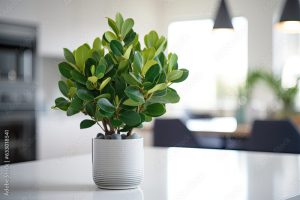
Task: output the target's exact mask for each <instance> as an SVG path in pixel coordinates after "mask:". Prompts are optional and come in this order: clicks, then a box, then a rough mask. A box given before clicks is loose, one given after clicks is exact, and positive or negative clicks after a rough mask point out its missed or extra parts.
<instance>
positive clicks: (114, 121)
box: [111, 119, 123, 128]
mask: <svg viewBox="0 0 300 200" xmlns="http://www.w3.org/2000/svg"><path fill="white" fill-rule="evenodd" d="M111 124H112V125H113V127H114V128H117V127H120V126H121V125H122V124H123V122H122V121H121V120H119V119H113V120H111Z"/></svg>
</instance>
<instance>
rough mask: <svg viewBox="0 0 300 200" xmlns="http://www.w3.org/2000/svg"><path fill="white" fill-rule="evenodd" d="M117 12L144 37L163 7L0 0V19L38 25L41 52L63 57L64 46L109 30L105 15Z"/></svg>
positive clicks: (151, 2)
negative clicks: (133, 21)
mask: <svg viewBox="0 0 300 200" xmlns="http://www.w3.org/2000/svg"><path fill="white" fill-rule="evenodd" d="M116 12H121V13H122V14H123V15H124V17H127V18H128V17H132V18H134V19H135V24H136V25H135V30H136V31H137V32H138V33H140V34H141V36H143V35H144V34H145V33H147V31H149V30H151V29H158V25H157V24H158V22H159V19H160V18H161V16H160V15H161V14H162V10H161V7H160V2H159V1H156V0H143V1H140V0H126V1H124V0H109V1H108V0H88V1H87V0H51V1H47V0H26V1H25V0H15V1H7V0H0V19H2V20H10V21H17V22H19V21H21V22H24V23H31V24H36V25H37V26H38V27H39V50H40V51H39V53H40V54H41V55H43V56H61V54H62V48H63V47H68V48H70V49H73V48H75V47H77V46H78V45H80V44H81V43H83V42H89V43H92V42H93V39H94V38H95V37H98V36H100V37H101V36H102V33H103V31H105V30H107V29H108V25H107V20H106V19H105V17H112V18H114V16H115V14H116Z"/></svg>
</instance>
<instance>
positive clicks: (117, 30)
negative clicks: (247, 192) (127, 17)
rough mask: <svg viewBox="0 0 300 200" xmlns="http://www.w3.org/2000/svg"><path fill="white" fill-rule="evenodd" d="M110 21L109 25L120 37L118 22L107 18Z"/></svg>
mask: <svg viewBox="0 0 300 200" xmlns="http://www.w3.org/2000/svg"><path fill="white" fill-rule="evenodd" d="M107 21H108V25H109V26H110V28H111V29H112V30H113V31H114V32H115V34H116V35H119V33H120V31H119V29H118V26H117V24H116V22H115V21H114V20H112V19H111V18H109V17H108V18H107Z"/></svg>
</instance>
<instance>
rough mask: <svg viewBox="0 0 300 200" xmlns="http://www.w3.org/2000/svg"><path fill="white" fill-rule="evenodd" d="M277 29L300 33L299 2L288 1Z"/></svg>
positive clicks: (296, 0)
mask: <svg viewBox="0 0 300 200" xmlns="http://www.w3.org/2000/svg"><path fill="white" fill-rule="evenodd" d="M276 27H277V28H278V29H279V30H282V31H284V32H290V33H300V4H299V0H286V2H285V4H284V7H283V10H282V14H281V17H280V19H279V22H278V23H277V24H276Z"/></svg>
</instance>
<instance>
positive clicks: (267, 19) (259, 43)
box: [160, 0, 280, 67]
mask: <svg viewBox="0 0 300 200" xmlns="http://www.w3.org/2000/svg"><path fill="white" fill-rule="evenodd" d="M279 2H280V1H278V0H251V1H249V0H227V5H228V7H229V9H230V10H231V14H232V16H243V17H246V18H247V20H248V30H249V33H248V34H249V35H248V38H249V42H248V46H249V52H248V59H249V60H248V62H249V67H256V66H265V67H272V31H273V18H274V17H273V16H274V15H275V14H276V12H279V11H278V10H280V9H279ZM218 6H219V1H217V0H184V1H182V0H166V1H164V8H165V14H164V21H163V24H162V25H160V26H161V28H162V30H163V32H164V33H165V34H167V27H168V24H170V23H171V22H173V21H180V20H193V19H213V18H214V16H215V12H216V9H217V7H218Z"/></svg>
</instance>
